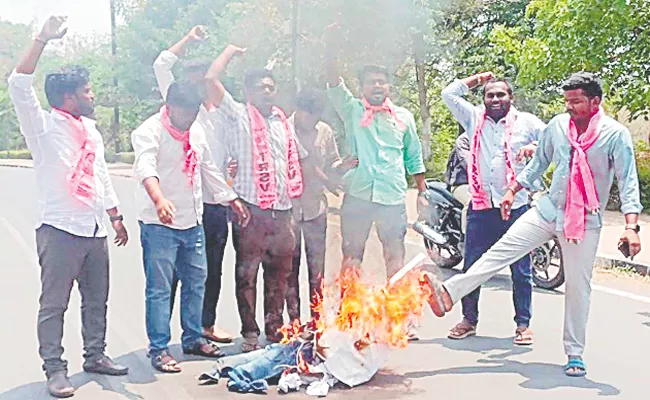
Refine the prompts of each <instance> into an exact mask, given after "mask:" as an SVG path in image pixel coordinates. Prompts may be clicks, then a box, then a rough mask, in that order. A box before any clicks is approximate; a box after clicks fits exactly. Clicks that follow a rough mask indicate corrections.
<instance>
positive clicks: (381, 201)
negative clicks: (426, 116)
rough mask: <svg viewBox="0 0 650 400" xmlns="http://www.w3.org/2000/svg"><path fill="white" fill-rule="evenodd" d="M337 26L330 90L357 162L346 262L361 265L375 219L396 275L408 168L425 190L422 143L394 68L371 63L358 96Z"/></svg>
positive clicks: (344, 221)
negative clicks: (395, 88) (395, 98)
mask: <svg viewBox="0 0 650 400" xmlns="http://www.w3.org/2000/svg"><path fill="white" fill-rule="evenodd" d="M334 33H335V31H334V29H333V28H330V29H329V30H328V39H327V52H326V55H327V57H326V62H327V80H328V85H329V89H328V95H329V97H330V100H331V101H332V104H333V105H334V108H335V109H336V111H337V113H338V114H339V116H340V117H341V119H342V120H343V123H344V125H345V140H346V145H347V147H348V149H349V151H350V153H351V155H352V156H353V157H356V158H358V160H359V165H358V167H357V168H355V169H353V170H351V171H350V172H348V173H347V174H346V175H345V177H344V179H345V192H346V194H345V198H344V200H343V206H342V207H341V235H342V237H343V267H344V268H350V267H355V266H359V265H360V264H361V260H362V258H363V252H364V250H365V244H366V241H367V239H368V234H369V233H370V228H371V226H372V224H373V223H375V224H376V226H377V233H378V235H379V239H380V241H381V242H382V245H383V248H384V259H385V261H386V272H387V275H388V277H390V276H392V275H393V274H394V273H395V272H397V271H398V270H399V269H400V268H401V267H402V266H403V265H404V255H405V249H404V237H405V235H406V228H407V221H406V205H405V201H404V200H405V198H406V189H407V183H406V174H407V173H408V174H410V175H413V177H414V178H415V181H416V182H417V187H418V191H419V192H420V196H418V199H419V201H422V202H426V200H425V199H424V193H425V192H426V185H425V182H424V171H425V167H424V162H423V159H422V146H421V144H420V139H419V137H418V134H417V128H416V126H415V119H414V117H413V114H411V112H409V111H408V110H407V109H405V108H402V107H398V106H396V105H394V104H393V103H392V102H391V101H390V98H389V94H390V83H389V79H388V78H389V76H388V75H389V74H388V70H387V69H386V68H384V67H379V66H366V67H364V68H363V70H362V72H361V74H360V77H359V78H360V81H361V82H360V83H361V92H362V97H361V99H358V98H355V97H354V96H353V95H352V93H351V92H350V91H349V90H348V89H347V87H346V86H345V83H344V82H343V79H342V78H341V77H340V73H339V68H338V63H337V60H336V51H335V49H337V48H340V46H338V45H337V43H335V40H334V35H333V34H334Z"/></svg>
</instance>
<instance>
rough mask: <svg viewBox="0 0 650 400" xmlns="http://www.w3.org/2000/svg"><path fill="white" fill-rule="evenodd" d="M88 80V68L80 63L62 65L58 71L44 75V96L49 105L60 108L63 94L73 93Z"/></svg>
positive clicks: (63, 97)
mask: <svg viewBox="0 0 650 400" xmlns="http://www.w3.org/2000/svg"><path fill="white" fill-rule="evenodd" d="M89 81H90V74H89V72H88V70H87V69H86V68H84V67H82V66H80V65H70V66H66V67H63V68H62V69H61V70H60V71H59V72H55V73H52V74H48V75H47V76H46V77H45V96H46V97H47V101H48V102H49V103H50V106H52V107H56V108H61V107H63V101H64V99H65V95H67V94H75V92H76V91H77V89H79V88H80V87H84V86H86V85H87V84H88V82H89Z"/></svg>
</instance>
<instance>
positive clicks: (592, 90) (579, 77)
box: [562, 71, 603, 99]
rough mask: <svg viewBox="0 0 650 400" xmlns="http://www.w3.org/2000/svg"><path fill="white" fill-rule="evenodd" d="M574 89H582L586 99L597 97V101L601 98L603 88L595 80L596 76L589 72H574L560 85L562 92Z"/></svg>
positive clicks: (596, 79)
mask: <svg viewBox="0 0 650 400" xmlns="http://www.w3.org/2000/svg"><path fill="white" fill-rule="evenodd" d="M576 89H582V90H583V91H584V92H585V94H586V95H587V97H590V98H593V97H598V98H599V99H602V98H603V88H602V86H601V85H600V80H598V78H596V75H594V74H592V73H591V72H584V71H582V72H576V73H575V74H572V75H571V76H570V77H569V78H568V79H567V80H566V81H564V83H563V84H562V90H576Z"/></svg>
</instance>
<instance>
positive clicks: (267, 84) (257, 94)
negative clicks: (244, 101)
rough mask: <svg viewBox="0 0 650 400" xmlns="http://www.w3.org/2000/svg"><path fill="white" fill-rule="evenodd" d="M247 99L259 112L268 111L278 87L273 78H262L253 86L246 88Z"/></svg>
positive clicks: (273, 103) (272, 104)
mask: <svg viewBox="0 0 650 400" xmlns="http://www.w3.org/2000/svg"><path fill="white" fill-rule="evenodd" d="M246 94H247V96H248V100H249V101H250V102H251V103H252V104H253V105H254V106H255V107H256V108H257V109H258V110H260V111H261V112H263V113H265V112H270V111H271V107H273V106H274V105H275V98H276V96H277V94H278V89H277V87H276V86H275V81H274V80H273V78H269V77H266V78H263V79H262V80H260V81H259V82H258V83H257V84H256V85H255V86H253V87H251V88H248V89H247V90H246Z"/></svg>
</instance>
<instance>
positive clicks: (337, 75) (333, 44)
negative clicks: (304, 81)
mask: <svg viewBox="0 0 650 400" xmlns="http://www.w3.org/2000/svg"><path fill="white" fill-rule="evenodd" d="M340 44H341V33H340V31H339V25H338V24H332V25H330V26H328V27H327V29H326V31H325V78H326V79H327V82H328V83H329V85H330V86H338V85H339V83H340V80H341V67H340V64H339V59H338V56H339V50H338V49H339V48H340Z"/></svg>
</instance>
